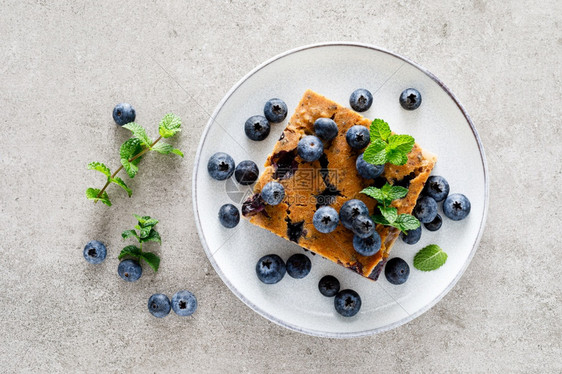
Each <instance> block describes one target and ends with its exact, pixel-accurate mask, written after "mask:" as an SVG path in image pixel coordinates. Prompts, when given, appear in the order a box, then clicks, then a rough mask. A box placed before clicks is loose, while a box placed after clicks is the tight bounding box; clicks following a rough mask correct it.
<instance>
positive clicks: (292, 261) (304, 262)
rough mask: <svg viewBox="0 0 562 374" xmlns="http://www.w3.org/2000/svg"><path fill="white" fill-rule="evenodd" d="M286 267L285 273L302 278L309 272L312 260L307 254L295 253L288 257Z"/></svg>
mask: <svg viewBox="0 0 562 374" xmlns="http://www.w3.org/2000/svg"><path fill="white" fill-rule="evenodd" d="M286 267H287V274H289V275H290V276H291V277H292V278H295V279H302V278H304V277H306V276H307V275H308V273H310V269H311V268H312V262H310V259H309V258H308V256H306V255H304V254H302V253H296V254H294V255H292V256H291V257H289V259H288V260H287V266H286Z"/></svg>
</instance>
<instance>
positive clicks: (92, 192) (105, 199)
mask: <svg viewBox="0 0 562 374" xmlns="http://www.w3.org/2000/svg"><path fill="white" fill-rule="evenodd" d="M100 191H101V190H100V189H99V188H88V189H87V190H86V197H87V198H88V200H94V201H101V202H102V203H104V204H105V205H107V206H111V201H109V196H108V195H107V192H105V191H103V194H102V195H101V196H100V197H98V195H99V193H100Z"/></svg>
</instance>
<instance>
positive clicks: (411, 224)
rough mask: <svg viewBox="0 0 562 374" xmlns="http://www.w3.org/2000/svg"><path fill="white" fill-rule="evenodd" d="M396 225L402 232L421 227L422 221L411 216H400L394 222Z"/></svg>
mask: <svg viewBox="0 0 562 374" xmlns="http://www.w3.org/2000/svg"><path fill="white" fill-rule="evenodd" d="M394 224H396V225H399V226H400V227H398V228H399V229H400V230H401V231H410V230H415V229H417V228H418V227H420V225H421V224H420V221H418V219H417V218H416V217H414V216H413V215H411V214H400V215H398V217H397V218H396V221H394Z"/></svg>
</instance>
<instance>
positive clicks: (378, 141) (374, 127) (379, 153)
mask: <svg viewBox="0 0 562 374" xmlns="http://www.w3.org/2000/svg"><path fill="white" fill-rule="evenodd" d="M370 136H371V143H370V144H369V146H368V147H367V148H366V149H365V152H364V153H363V159H364V160H365V161H367V162H368V163H371V164H374V165H382V164H386V163H391V164H394V165H404V164H405V163H406V162H408V153H410V152H411V151H412V148H413V147H414V143H415V139H414V138H413V137H411V136H410V135H393V134H392V131H391V130H390V126H388V123H386V122H385V121H383V120H382V119H378V118H377V119H375V120H373V122H372V123H371V128H370Z"/></svg>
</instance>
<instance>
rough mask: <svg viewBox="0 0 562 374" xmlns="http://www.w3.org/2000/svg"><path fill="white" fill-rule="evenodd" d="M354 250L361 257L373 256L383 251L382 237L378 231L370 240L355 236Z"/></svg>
mask: <svg viewBox="0 0 562 374" xmlns="http://www.w3.org/2000/svg"><path fill="white" fill-rule="evenodd" d="M353 249H355V251H356V252H357V253H359V254H360V255H361V256H372V255H374V254H375V253H377V252H378V251H379V249H381V236H380V235H379V233H378V232H376V231H375V232H373V234H372V235H371V236H369V237H368V238H360V237H359V236H357V235H353Z"/></svg>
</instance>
